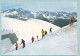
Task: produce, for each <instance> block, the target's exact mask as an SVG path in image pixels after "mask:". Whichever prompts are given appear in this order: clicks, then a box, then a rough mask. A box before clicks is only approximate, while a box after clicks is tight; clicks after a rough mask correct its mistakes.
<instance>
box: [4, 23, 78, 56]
mask: <svg viewBox="0 0 80 56" xmlns="http://www.w3.org/2000/svg"><path fill="white" fill-rule="evenodd" d="M4 55H77V23H74V24H73V25H72V26H70V25H68V26H65V27H63V28H61V29H58V30H56V31H53V32H52V33H49V34H47V35H46V36H45V37H44V38H43V39H42V40H40V41H39V40H37V41H35V42H34V43H29V44H26V47H25V48H24V49H23V48H22V46H21V45H19V50H17V51H16V50H15V47H14V46H13V47H12V49H11V50H10V52H8V53H6V54H4Z"/></svg>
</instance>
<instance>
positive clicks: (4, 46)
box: [1, 38, 12, 53]
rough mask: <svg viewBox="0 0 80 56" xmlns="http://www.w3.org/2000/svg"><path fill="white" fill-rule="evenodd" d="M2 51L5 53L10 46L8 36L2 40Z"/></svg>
mask: <svg viewBox="0 0 80 56" xmlns="http://www.w3.org/2000/svg"><path fill="white" fill-rule="evenodd" d="M1 47H2V53H7V51H8V50H9V49H10V48H11V47H12V44H11V41H10V39H9V38H6V39H4V40H2V46H1Z"/></svg>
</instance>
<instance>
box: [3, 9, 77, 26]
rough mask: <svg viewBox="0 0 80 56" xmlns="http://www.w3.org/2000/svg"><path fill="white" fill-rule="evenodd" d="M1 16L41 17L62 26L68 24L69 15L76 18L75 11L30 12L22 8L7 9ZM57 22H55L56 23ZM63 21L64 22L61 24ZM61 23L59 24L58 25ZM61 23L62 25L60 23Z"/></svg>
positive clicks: (15, 17) (17, 17)
mask: <svg viewBox="0 0 80 56" xmlns="http://www.w3.org/2000/svg"><path fill="white" fill-rule="evenodd" d="M2 14H3V16H6V17H9V18H14V19H19V20H23V21H26V20H28V19H41V20H44V21H47V22H50V23H52V24H55V25H57V26H60V27H63V26H65V25H67V24H69V19H70V18H71V17H73V16H74V17H75V18H77V12H71V13H68V12H63V11H61V12H49V11H39V12H32V11H28V10H24V9H22V8H18V9H8V10H5V11H3V12H2ZM56 22H57V23H56ZM63 23H64V24H63ZM59 24H61V25H59ZM62 24H63V25H62Z"/></svg>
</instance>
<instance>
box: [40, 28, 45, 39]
mask: <svg viewBox="0 0 80 56" xmlns="http://www.w3.org/2000/svg"><path fill="white" fill-rule="evenodd" d="M41 34H42V38H43V37H44V35H45V31H44V30H43V29H42V31H41Z"/></svg>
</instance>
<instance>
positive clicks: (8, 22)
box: [1, 16, 60, 43]
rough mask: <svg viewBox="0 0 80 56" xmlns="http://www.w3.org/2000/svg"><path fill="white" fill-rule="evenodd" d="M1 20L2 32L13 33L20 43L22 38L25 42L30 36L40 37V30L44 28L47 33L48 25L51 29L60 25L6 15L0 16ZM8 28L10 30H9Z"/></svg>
mask: <svg viewBox="0 0 80 56" xmlns="http://www.w3.org/2000/svg"><path fill="white" fill-rule="evenodd" d="M1 18H2V20H1V22H2V34H3V35H5V34H10V33H15V34H16V36H17V38H18V43H21V39H24V40H25V42H26V43H29V42H31V38H32V36H33V37H35V40H37V37H36V36H37V35H38V36H39V39H41V38H42V35H41V30H42V29H44V30H46V31H47V32H48V33H49V29H50V27H52V28H53V30H52V31H55V30H57V29H60V27H58V26H56V25H53V24H51V23H48V22H46V21H42V20H39V19H29V20H27V21H21V20H17V19H13V18H8V17H4V16H2V17H1ZM9 30H10V31H9Z"/></svg>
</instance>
